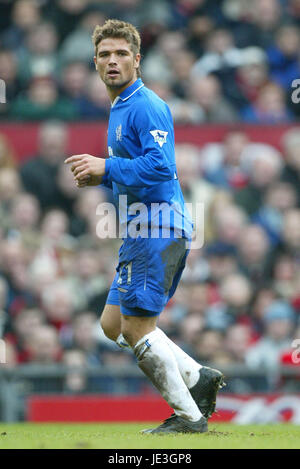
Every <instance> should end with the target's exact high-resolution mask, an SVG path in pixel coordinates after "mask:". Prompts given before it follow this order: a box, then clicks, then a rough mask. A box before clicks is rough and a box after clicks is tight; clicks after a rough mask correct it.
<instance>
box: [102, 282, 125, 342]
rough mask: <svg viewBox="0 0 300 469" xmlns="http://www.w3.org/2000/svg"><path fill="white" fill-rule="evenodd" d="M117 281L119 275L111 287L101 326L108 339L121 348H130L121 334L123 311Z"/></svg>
mask: <svg viewBox="0 0 300 469" xmlns="http://www.w3.org/2000/svg"><path fill="white" fill-rule="evenodd" d="M117 280H118V274H117V275H116V276H115V278H114V280H113V282H112V285H111V287H110V290H109V294H108V297H107V300H106V305H105V307H104V310H103V312H102V314H101V318H100V324H101V327H102V329H103V332H104V334H105V335H106V337H108V338H109V339H111V340H113V341H114V342H116V343H117V345H118V346H119V347H121V348H128V347H129V344H128V343H127V342H126V341H125V339H124V337H123V335H122V334H121V311H120V302H119V293H118V286H117V285H118V284H117Z"/></svg>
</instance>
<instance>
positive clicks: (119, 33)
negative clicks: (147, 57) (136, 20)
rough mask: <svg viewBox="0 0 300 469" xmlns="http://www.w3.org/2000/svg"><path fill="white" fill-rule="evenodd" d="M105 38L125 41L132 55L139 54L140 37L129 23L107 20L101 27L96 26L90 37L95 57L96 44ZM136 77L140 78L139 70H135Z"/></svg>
mask: <svg viewBox="0 0 300 469" xmlns="http://www.w3.org/2000/svg"><path fill="white" fill-rule="evenodd" d="M106 38H120V39H125V40H126V41H127V42H128V44H129V45H130V49H131V51H132V52H133V54H134V55H136V54H140V49H141V37H140V35H139V32H138V30H137V29H136V28H135V27H134V26H133V25H132V24H130V23H125V21H120V20H107V21H106V22H105V23H104V24H103V26H100V25H97V26H96V27H95V29H94V32H93V35H92V39H93V43H94V46H95V55H97V48H98V44H99V43H100V42H101V41H102V40H103V39H106ZM137 76H138V77H140V76H141V71H140V68H138V69H137Z"/></svg>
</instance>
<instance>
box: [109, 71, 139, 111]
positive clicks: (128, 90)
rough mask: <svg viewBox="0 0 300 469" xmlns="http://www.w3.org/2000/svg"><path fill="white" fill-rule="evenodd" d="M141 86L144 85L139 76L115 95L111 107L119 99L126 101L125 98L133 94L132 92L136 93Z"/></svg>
mask: <svg viewBox="0 0 300 469" xmlns="http://www.w3.org/2000/svg"><path fill="white" fill-rule="evenodd" d="M143 86H145V85H144V83H143V82H142V80H141V78H138V79H137V80H136V81H135V82H134V83H132V85H130V86H128V87H127V88H125V90H124V91H122V93H121V94H120V95H119V96H117V97H116V99H115V100H114V102H113V103H112V107H114V105H115V104H117V102H118V101H119V100H121V101H127V99H129V98H131V96H132V95H134V93H136V92H137V91H138V90H139V89H140V88H142V87H143Z"/></svg>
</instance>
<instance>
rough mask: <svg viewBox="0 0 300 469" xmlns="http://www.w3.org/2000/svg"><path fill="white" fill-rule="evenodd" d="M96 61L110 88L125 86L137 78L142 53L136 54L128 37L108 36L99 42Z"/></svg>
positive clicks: (99, 71) (102, 77)
mask: <svg viewBox="0 0 300 469" xmlns="http://www.w3.org/2000/svg"><path fill="white" fill-rule="evenodd" d="M94 61H95V65H96V69H97V70H98V73H99V75H100V78H101V80H103V82H104V83H105V85H106V86H107V87H108V88H125V87H126V86H127V85H129V84H131V82H132V83H133V82H134V81H135V80H136V78H137V76H136V70H137V68H138V66H139V62H140V54H137V55H136V56H134V54H133V52H132V50H131V48H130V45H129V44H128V42H127V41H126V39H118V38H107V39H103V40H102V41H101V42H100V44H98V49H97V56H96V57H95V58H94Z"/></svg>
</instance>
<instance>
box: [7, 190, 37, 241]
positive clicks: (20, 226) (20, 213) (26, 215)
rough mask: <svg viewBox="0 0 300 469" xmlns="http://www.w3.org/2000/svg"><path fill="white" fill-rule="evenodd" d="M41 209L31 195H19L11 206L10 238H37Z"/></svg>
mask: <svg viewBox="0 0 300 469" xmlns="http://www.w3.org/2000/svg"><path fill="white" fill-rule="evenodd" d="M39 217H40V207H39V203H38V200H37V199H36V198H35V197H34V196H32V195H31V194H26V193H24V192H23V193H21V194H18V195H17V196H16V197H15V198H14V201H13V203H12V206H11V217H10V227H9V228H10V229H9V231H8V236H9V237H10V236H14V235H15V236H18V235H19V236H22V237H23V239H24V240H25V239H29V238H31V237H37V236H38V234H37V229H38V222H39Z"/></svg>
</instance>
